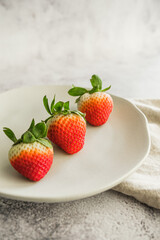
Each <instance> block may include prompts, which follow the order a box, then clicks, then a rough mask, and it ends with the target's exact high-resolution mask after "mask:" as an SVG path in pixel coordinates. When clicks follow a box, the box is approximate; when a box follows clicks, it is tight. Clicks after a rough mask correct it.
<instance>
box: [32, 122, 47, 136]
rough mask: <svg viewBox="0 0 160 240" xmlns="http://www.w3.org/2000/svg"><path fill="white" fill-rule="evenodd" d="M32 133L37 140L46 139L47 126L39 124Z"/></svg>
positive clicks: (42, 123)
mask: <svg viewBox="0 0 160 240" xmlns="http://www.w3.org/2000/svg"><path fill="white" fill-rule="evenodd" d="M32 133H33V135H34V136H35V137H36V138H42V137H46V134H47V130H46V124H45V123H44V122H41V123H37V124H36V126H34V127H33V129H32Z"/></svg>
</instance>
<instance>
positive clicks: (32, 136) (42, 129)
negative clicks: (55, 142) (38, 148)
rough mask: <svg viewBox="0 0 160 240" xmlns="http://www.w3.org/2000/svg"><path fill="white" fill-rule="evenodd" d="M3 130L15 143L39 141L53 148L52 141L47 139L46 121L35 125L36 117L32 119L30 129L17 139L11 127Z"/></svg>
mask: <svg viewBox="0 0 160 240" xmlns="http://www.w3.org/2000/svg"><path fill="white" fill-rule="evenodd" d="M3 132H4V133H5V134H6V136H7V137H8V138H9V139H10V140H12V141H13V142H14V144H13V145H17V144H19V143H34V142H39V143H41V144H42V145H44V146H46V147H49V148H52V144H51V142H50V141H49V140H48V139H46V136H47V127H46V124H45V123H44V122H40V123H37V124H36V125H35V121H34V119H33V120H32V122H31V124H30V127H29V129H28V130H27V131H26V132H25V133H23V134H22V136H21V138H19V139H17V138H16V136H15V134H14V132H13V131H12V130H11V129H10V128H6V127H4V128H3Z"/></svg>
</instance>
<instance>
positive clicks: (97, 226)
mask: <svg viewBox="0 0 160 240" xmlns="http://www.w3.org/2000/svg"><path fill="white" fill-rule="evenodd" d="M122 2H123V4H124V5H123V4H120V2H119V1H110V0H106V1H103V0H100V1H96V0H92V1H90V0H89V1H85V0H82V1H78V0H75V1H69V0H66V1H64V0H62V1H58V0H40V1H36V0H33V1H32V4H30V1H27V0H23V1H19V0H15V1H11V0H8V1H6V0H0V29H1V31H0V52H1V54H0V93H2V92H5V91H7V90H10V89H13V88H17V87H25V86H28V85H46V84H60V85H63V84H70V85H71V84H72V83H73V84H77V85H82V86H88V81H89V78H90V76H91V75H92V74H93V73H96V74H98V75H100V77H101V78H102V79H104V85H108V84H111V85H112V90H111V92H112V93H113V94H115V95H119V96H121V97H124V98H159V97H160V80H159V79H160V67H159V66H160V41H159V37H160V16H159V9H160V2H158V1H147V3H146V1H144V0H142V1H139V2H138V1H135V0H127V1H125V0H123V1H122ZM122 2H121V3H122ZM110 13H111V14H110ZM0 104H3V103H0ZM159 226H160V210H157V209H153V208H151V207H148V206H146V205H144V204H142V203H140V202H138V201H137V200H135V199H133V198H131V197H128V196H125V195H123V194H121V193H117V192H115V191H113V190H109V191H106V192H103V193H101V194H98V195H96V196H93V197H90V198H86V199H82V200H77V201H73V202H67V203H50V204H49V203H31V202H22V201H16V200H9V199H5V198H0V239H2V240H12V239H13V240H17V239H24V240H25V239H29V240H32V239H33V240H36V239H38V240H52V239H54V240H72V239H79V240H94V239H97V240H106V239H107V240H116V239H120V240H128V239H130V240H140V239H143V240H150V239H156V240H159V239H160V227H159Z"/></svg>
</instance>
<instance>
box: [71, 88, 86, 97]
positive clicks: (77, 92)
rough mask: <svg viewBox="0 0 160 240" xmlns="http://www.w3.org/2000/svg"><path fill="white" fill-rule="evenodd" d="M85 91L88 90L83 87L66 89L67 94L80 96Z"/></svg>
mask: <svg viewBox="0 0 160 240" xmlns="http://www.w3.org/2000/svg"><path fill="white" fill-rule="evenodd" d="M87 92H88V90H87V89H85V88H81V87H73V88H71V89H70V90H69V91H68V94H69V95H71V96H81V95H83V94H85V93H87Z"/></svg>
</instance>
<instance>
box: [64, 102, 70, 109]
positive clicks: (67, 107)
mask: <svg viewBox="0 0 160 240" xmlns="http://www.w3.org/2000/svg"><path fill="white" fill-rule="evenodd" d="M63 107H64V110H69V101H68V102H65V103H64V105H63Z"/></svg>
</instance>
